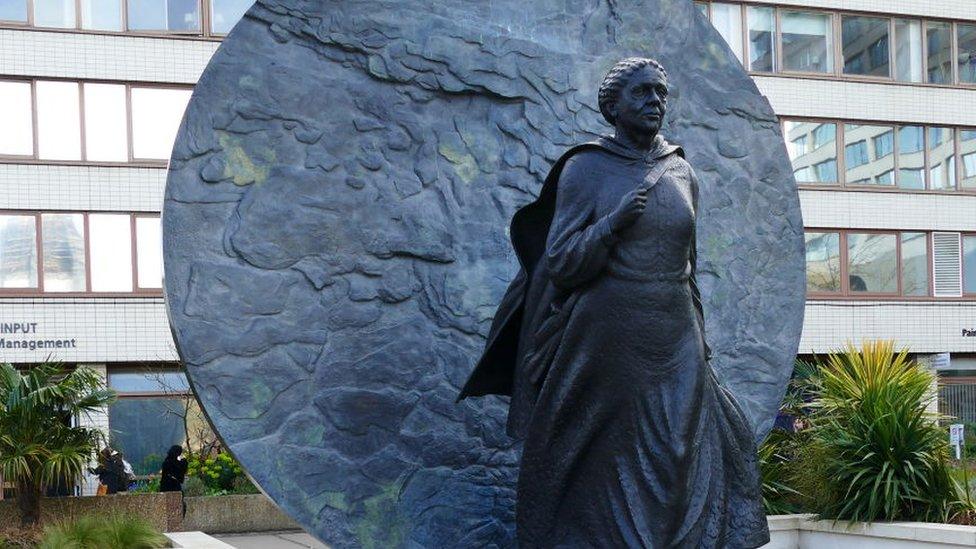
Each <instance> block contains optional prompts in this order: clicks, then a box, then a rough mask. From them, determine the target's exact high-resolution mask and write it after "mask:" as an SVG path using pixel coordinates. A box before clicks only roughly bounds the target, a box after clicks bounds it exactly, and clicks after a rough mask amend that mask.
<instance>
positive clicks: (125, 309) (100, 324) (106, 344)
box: [0, 298, 177, 363]
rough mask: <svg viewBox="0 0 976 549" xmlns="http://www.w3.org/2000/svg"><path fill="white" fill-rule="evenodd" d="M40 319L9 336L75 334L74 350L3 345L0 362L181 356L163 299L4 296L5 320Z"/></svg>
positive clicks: (1, 319)
mask: <svg viewBox="0 0 976 549" xmlns="http://www.w3.org/2000/svg"><path fill="white" fill-rule="evenodd" d="M15 322H19V323H35V322H36V323H37V330H36V331H37V333H36V334H33V333H32V334H27V335H17V334H10V333H0V338H3V339H5V340H7V341H8V342H9V341H11V340H25V339H26V340H28V341H29V340H48V339H74V340H75V348H70V349H53V350H52V349H36V350H33V351H32V350H29V349H23V348H21V349H8V348H0V361H3V362H14V363H18V362H28V363H36V362H43V361H45V360H48V359H50V360H57V361H62V362H137V361H147V362H164V361H175V360H177V355H176V349H175V347H174V346H173V340H172V337H170V332H169V324H168V321H167V318H166V309H165V306H164V305H163V299H162V298H118V299H110V298H36V299H34V298H31V299H22V298H3V299H0V327H2V323H15Z"/></svg>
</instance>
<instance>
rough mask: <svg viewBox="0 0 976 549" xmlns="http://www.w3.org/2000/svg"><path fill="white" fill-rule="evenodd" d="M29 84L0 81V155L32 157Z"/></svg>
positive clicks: (32, 126) (32, 128) (32, 142)
mask: <svg viewBox="0 0 976 549" xmlns="http://www.w3.org/2000/svg"><path fill="white" fill-rule="evenodd" d="M32 110H33V109H32V108H31V84H30V82H2V81H0V126H2V127H3V131H0V155H12V156H33V154H34V121H33V116H32V115H31V113H32Z"/></svg>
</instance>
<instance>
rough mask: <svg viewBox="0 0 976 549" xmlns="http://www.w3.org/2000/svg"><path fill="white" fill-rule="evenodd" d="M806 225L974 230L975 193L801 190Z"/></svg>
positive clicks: (845, 227)
mask: <svg viewBox="0 0 976 549" xmlns="http://www.w3.org/2000/svg"><path fill="white" fill-rule="evenodd" d="M800 206H801V207H802V209H803V224H804V225H805V226H807V227H832V228H833V227H836V228H840V229H847V228H852V229H853V228H857V229H909V230H912V229H914V230H930V231H931V230H937V231H976V196H973V195H952V194H909V193H882V192H855V191H821V190H815V191H811V190H801V191H800Z"/></svg>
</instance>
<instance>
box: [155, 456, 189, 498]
mask: <svg viewBox="0 0 976 549" xmlns="http://www.w3.org/2000/svg"><path fill="white" fill-rule="evenodd" d="M187 466H188V464H187V462H186V458H184V457H183V447H182V446H180V445H179V444H174V445H173V446H171V447H170V449H169V451H168V452H167V453H166V459H164V460H163V469H162V478H161V479H160V481H159V491H160V492H179V491H180V490H182V489H183V480H184V479H185V478H186V470H187Z"/></svg>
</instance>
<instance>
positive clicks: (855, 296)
mask: <svg viewBox="0 0 976 549" xmlns="http://www.w3.org/2000/svg"><path fill="white" fill-rule="evenodd" d="M803 232H804V234H806V233H837V234H839V236H840V239H839V241H840V285H841V289H840V291H839V292H811V291H809V290H807V292H806V299H807V300H808V301H830V300H844V301H927V302H931V301H940V302H941V301H974V300H976V294H963V296H962V297H935V296H934V293H935V292H934V279H933V271H932V269H933V256H932V253H933V250H932V230H931V229H918V230H915V229H859V228H838V227H804V228H803ZM852 233H853V234H884V235H893V236H894V237H895V261H896V273H897V274H896V276H897V278H898V291H897V292H896V293H890V292H889V293H881V292H852V291H851V289H850V283H851V281H850V257H849V255H850V254H849V249H848V245H849V244H848V235H849V234H852ZM904 233H923V234H925V253H926V263H927V265H926V271H927V273H928V276H927V279H928V280H927V283H928V289H927V291H926V295H915V296H913V295H904V291H905V287H904V271H903V267H904V265H903V257H902V235H903V234H904ZM963 234H964V235H965V233H963ZM804 264H805V262H804ZM804 270H805V268H804Z"/></svg>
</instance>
